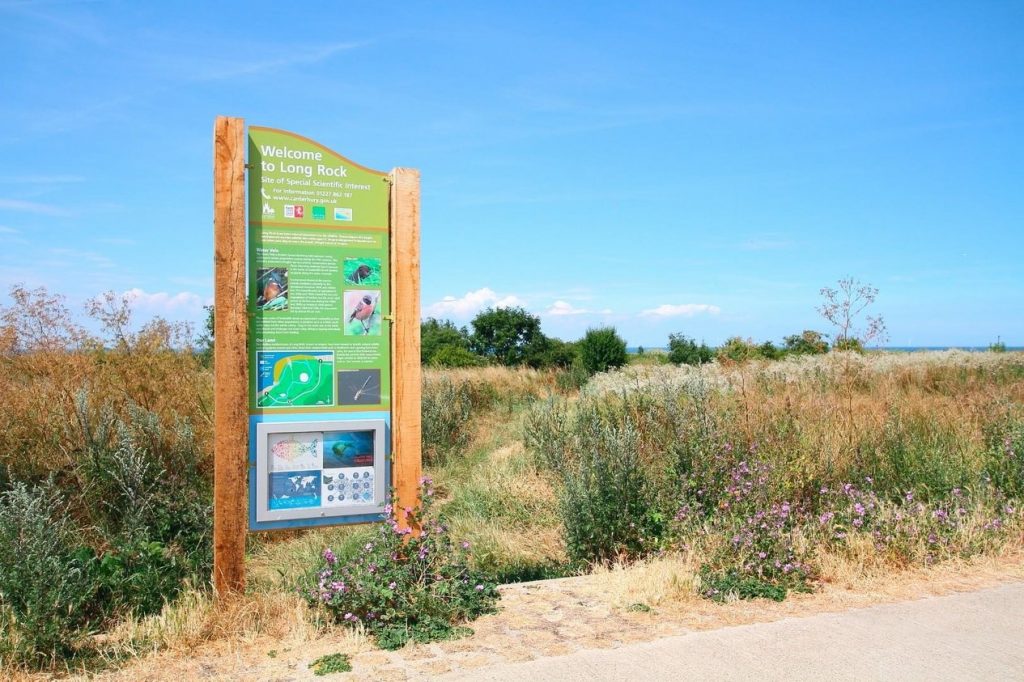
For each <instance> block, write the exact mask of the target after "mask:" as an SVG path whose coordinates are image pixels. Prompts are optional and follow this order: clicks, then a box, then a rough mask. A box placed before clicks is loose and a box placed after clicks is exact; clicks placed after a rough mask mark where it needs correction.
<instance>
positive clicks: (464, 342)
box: [420, 317, 470, 365]
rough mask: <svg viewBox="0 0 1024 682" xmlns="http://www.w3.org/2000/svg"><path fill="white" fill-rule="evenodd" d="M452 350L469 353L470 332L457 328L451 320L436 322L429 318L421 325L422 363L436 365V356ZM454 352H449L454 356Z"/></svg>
mask: <svg viewBox="0 0 1024 682" xmlns="http://www.w3.org/2000/svg"><path fill="white" fill-rule="evenodd" d="M445 348H450V349H453V350H462V351H465V352H466V353H469V352H470V351H469V331H468V330H467V329H466V328H465V327H461V328H460V327H456V326H455V323H454V322H452V321H451V320H436V319H434V318H433V317H429V318H427V319H426V320H424V321H423V322H421V323H420V361H421V362H422V363H423V364H425V365H426V364H436V359H435V356H437V354H438V352H440V351H441V350H442V349H445ZM452 352H453V351H451V350H450V351H447V353H448V355H449V356H452Z"/></svg>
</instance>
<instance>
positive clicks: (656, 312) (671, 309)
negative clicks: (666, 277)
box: [640, 303, 722, 317]
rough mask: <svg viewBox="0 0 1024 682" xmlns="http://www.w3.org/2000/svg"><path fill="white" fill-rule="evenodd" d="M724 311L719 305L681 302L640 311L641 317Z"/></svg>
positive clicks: (689, 315) (715, 313) (711, 313)
mask: <svg viewBox="0 0 1024 682" xmlns="http://www.w3.org/2000/svg"><path fill="white" fill-rule="evenodd" d="M720 312H722V309H721V308H719V307H718V306H717V305H709V304H707V303H681V304H679V305H671V304H668V303H663V304H662V305H659V306H658V307H657V308H650V309H649V310H644V311H643V312H641V313H640V316H641V317H693V316H694V315H698V314H700V313H707V314H709V315H717V314H718V313H720Z"/></svg>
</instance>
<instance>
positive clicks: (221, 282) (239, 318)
mask: <svg viewBox="0 0 1024 682" xmlns="http://www.w3.org/2000/svg"><path fill="white" fill-rule="evenodd" d="M245 149H246V144H245V121H244V120H243V119H241V118H230V117H227V116H218V117H217V120H216V122H215V124H214V133H213V158H214V163H213V244H214V292H215V293H214V341H215V343H214V354H213V367H214V370H213V371H214V373H213V386H214V433H215V435H214V452H213V490H214V492H213V584H214V588H215V589H216V591H217V594H218V595H219V596H221V597H226V596H228V595H229V594H235V593H241V592H243V591H244V590H245V536H246V530H247V529H246V514H245V509H246V472H247V469H248V450H249V447H248V439H249V424H248V418H249V416H248V411H247V409H246V408H247V405H248V382H249V357H248V353H247V352H246V337H247V330H248V318H247V315H246V299H245V294H246V289H245Z"/></svg>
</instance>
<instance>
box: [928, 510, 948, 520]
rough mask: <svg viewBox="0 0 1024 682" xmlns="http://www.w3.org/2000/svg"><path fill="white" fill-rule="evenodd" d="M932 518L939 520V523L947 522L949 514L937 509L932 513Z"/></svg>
mask: <svg viewBox="0 0 1024 682" xmlns="http://www.w3.org/2000/svg"><path fill="white" fill-rule="evenodd" d="M932 516H933V517H935V518H936V519H938V520H939V521H945V520H946V519H947V518H948V517H949V514H947V513H946V512H945V511H944V510H942V509H936V510H935V511H933V512H932Z"/></svg>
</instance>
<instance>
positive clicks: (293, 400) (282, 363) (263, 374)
mask: <svg viewBox="0 0 1024 682" xmlns="http://www.w3.org/2000/svg"><path fill="white" fill-rule="evenodd" d="M256 362H257V369H256V372H257V377H256V380H257V395H256V404H257V405H258V406H259V407H270V408H273V407H310V406H329V405H333V404H334V354H333V353H316V352H313V353H310V352H305V353H303V352H294V353H293V352H288V351H264V352H259V353H257V360H256Z"/></svg>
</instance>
